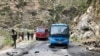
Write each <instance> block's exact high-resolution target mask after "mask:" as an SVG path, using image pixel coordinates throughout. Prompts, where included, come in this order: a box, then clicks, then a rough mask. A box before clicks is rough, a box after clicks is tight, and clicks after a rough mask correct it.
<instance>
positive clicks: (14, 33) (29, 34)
mask: <svg viewBox="0 0 100 56" xmlns="http://www.w3.org/2000/svg"><path fill="white" fill-rule="evenodd" d="M33 35H34V33H33V32H27V33H24V32H17V31H15V30H14V29H12V39H14V40H17V39H21V40H24V39H25V37H27V39H28V40H30V39H32V40H33Z"/></svg>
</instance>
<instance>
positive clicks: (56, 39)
mask: <svg viewBox="0 0 100 56" xmlns="http://www.w3.org/2000/svg"><path fill="white" fill-rule="evenodd" d="M69 37H70V34H69V25H67V24H52V25H51V27H50V35H49V42H50V45H49V47H51V46H54V45H56V44H61V45H65V46H66V47H67V48H68V45H69Z"/></svg>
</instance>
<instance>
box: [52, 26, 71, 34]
mask: <svg viewBox="0 0 100 56" xmlns="http://www.w3.org/2000/svg"><path fill="white" fill-rule="evenodd" d="M56 34H57V35H58V34H62V35H66V34H69V29H68V27H66V26H52V27H51V35H56Z"/></svg>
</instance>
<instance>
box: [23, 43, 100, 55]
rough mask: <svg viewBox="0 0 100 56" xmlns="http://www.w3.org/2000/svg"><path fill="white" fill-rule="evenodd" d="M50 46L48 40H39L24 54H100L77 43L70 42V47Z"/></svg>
mask: <svg viewBox="0 0 100 56" xmlns="http://www.w3.org/2000/svg"><path fill="white" fill-rule="evenodd" d="M48 46H49V42H48V41H38V44H36V45H35V46H33V47H32V49H31V50H29V51H28V54H24V55H23V56H100V54H99V53H95V52H90V51H88V50H86V49H85V48H83V47H82V46H78V45H76V44H75V43H74V44H73V43H70V45H69V48H68V49H64V48H63V46H62V47H55V48H49V47H48Z"/></svg>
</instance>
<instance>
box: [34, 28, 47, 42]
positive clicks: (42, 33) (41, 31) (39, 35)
mask: <svg viewBox="0 0 100 56" xmlns="http://www.w3.org/2000/svg"><path fill="white" fill-rule="evenodd" d="M35 34H36V40H39V39H48V29H47V28H46V27H37V28H36V33H35Z"/></svg>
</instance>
